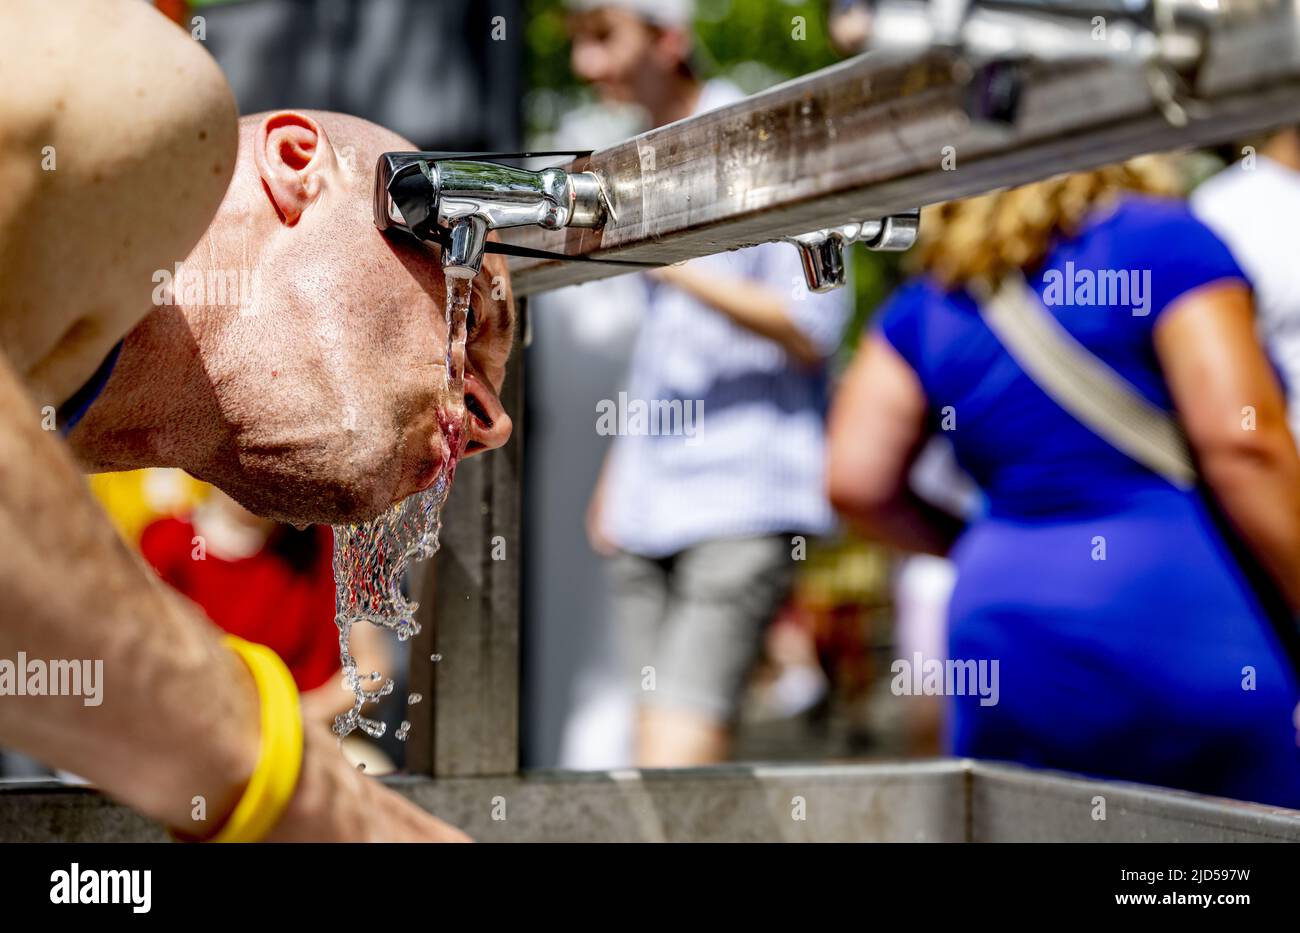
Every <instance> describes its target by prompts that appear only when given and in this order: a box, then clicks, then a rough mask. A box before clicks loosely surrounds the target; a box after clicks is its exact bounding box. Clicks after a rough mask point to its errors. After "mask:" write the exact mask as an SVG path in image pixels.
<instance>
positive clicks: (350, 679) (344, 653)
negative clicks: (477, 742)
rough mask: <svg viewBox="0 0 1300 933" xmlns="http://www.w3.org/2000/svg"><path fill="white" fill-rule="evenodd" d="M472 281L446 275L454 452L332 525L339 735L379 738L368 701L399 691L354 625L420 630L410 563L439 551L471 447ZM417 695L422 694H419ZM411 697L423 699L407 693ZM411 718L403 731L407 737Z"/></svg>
mask: <svg viewBox="0 0 1300 933" xmlns="http://www.w3.org/2000/svg"><path fill="white" fill-rule="evenodd" d="M471 281H472V280H471V279H468V278H456V277H453V276H447V300H446V318H447V321H446V323H447V358H446V369H445V379H446V386H445V389H446V398H447V399H448V401H447V403H446V408H445V411H444V414H443V415H441V416H440V420H441V427H442V431H443V436H444V437H445V438H446V440H447V447H448V451H449V453H448V456H447V459H446V462H444V464H443V466H442V470H441V472H440V473H439V475H438V477H437V479H435V480H434V482H433V483H432V484H431V485H430V486H429V487H428V488H427V489H425V490H423V491H422V492H418V493H416V494H415V495H413V496H410V497H408V498H406V499H404V500H402V501H401V502H399V503H397V504H396V505H393V506H391V507H390V508H389V509H388V510H387V511H385V512H384V513H383V514H381V515H379V516H378V517H377V518H375V519H373V520H371V521H368V522H361V523H358V524H355V525H335V526H334V588H335V610H334V611H335V616H334V622H335V624H336V625H337V626H338V629H339V659H340V662H341V663H342V666H343V682H344V686H345V687H346V688H347V689H349V690H351V691H352V695H353V703H352V708H351V709H350V710H348V711H347V712H345V713H342V714H340V715H339V716H337V717H335V719H334V734H335V735H337V736H338V737H339V738H340V739H341V738H343V737H344V736H346V735H348V734H349V733H351V732H352V731H354V730H356V729H360V730H362V731H363V732H365V733H366V734H367V735H369V736H372V737H374V738H379V737H380V736H382V735H383V734H384V728H385V726H384V723H383V722H381V721H380V720H378V719H373V718H370V717H367V716H365V715H363V712H362V710H363V709H364V707H365V706H366V705H367V704H369V703H377V702H378V701H380V700H382V699H383V698H384V697H386V696H388V695H389V694H391V693H392V692H393V689H394V684H393V680H392V679H391V678H385V677H384V676H383V675H382V674H380V673H379V672H378V671H371V672H368V673H366V672H362V671H360V670H358V669H357V662H356V659H355V658H353V656H352V652H351V650H350V647H349V645H350V641H351V637H352V629H353V626H354V625H356V624H358V623H367V622H368V623H370V624H372V625H377V626H380V627H381V628H385V629H388V630H389V631H391V632H393V633H395V634H396V635H397V638H398V639H399V640H400V641H406V640H407V639H409V638H411V637H412V636H413V635H415V634H417V633H418V632H419V631H420V624H419V623H418V622H416V620H415V610H416V609H417V608H418V606H417V604H416V603H415V602H413V601H411V600H409V599H407V598H406V595H405V594H404V593H403V592H402V581H403V579H404V578H405V576H406V569H407V567H408V566H409V565H410V564H411V562H412V561H422V560H427V559H428V558H429V557H432V556H433V554H434V553H435V552H436V551H437V550H438V532H439V530H440V529H441V527H442V507H443V505H444V504H445V503H446V501H447V494H448V493H449V492H450V491H451V484H452V480H453V478H454V477H455V474H456V463H457V462H458V461H459V460H460V458H461V456H462V454H463V453H464V447H465V424H466V410H465V340H466V323H467V319H468V316H469V305H470V297H471V294H472V291H471ZM414 696H418V694H416V695H413V697H414ZM408 702H418V700H415V699H413V698H408ZM407 729H409V723H406V722H403V723H402V728H400V729H398V730H397V733H396V736H397V737H398V738H399V739H403V740H404V739H405V738H406V731H407Z"/></svg>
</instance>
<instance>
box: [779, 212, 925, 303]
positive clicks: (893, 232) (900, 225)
mask: <svg viewBox="0 0 1300 933" xmlns="http://www.w3.org/2000/svg"><path fill="white" fill-rule="evenodd" d="M920 228H921V211H920V208H915V209H913V210H910V211H903V212H902V213H898V214H890V215H888V216H886V217H881V218H880V219H878V220H861V221H853V222H851V223H847V224H844V225H842V226H839V227H829V228H827V229H825V230H814V231H812V232H811V233H801V234H799V235H798V236H792V237H790V238H789V241H790V242H791V243H793V244H794V245H795V246H796V247H798V248H799V258H800V260H801V261H802V262H803V277H804V282H805V283H806V284H807V285H808V290H809V291H814V292H829V291H831V290H832V289H836V288H840V287H841V286H843V285H844V283H845V281H846V280H847V276H848V266H847V265H846V263H845V261H844V248H845V247H846V246H848V245H849V244H851V243H862V244H863V245H865V246H866V247H867V249H873V250H881V251H887V252H897V251H900V250H905V249H907V248H909V247H910V246H911V245H912V244H913V243H915V242H916V235H917V233H918V232H919V230H920Z"/></svg>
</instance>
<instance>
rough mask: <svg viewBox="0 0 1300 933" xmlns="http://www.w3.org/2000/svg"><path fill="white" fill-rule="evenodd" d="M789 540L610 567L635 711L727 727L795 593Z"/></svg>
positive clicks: (628, 558) (713, 545)
mask: <svg viewBox="0 0 1300 933" xmlns="http://www.w3.org/2000/svg"><path fill="white" fill-rule="evenodd" d="M793 547H794V545H793V544H792V543H791V536H790V535H763V536H760V537H750V538H723V539H720V540H717V541H707V542H705V543H703V544H699V545H696V546H694V547H690V548H687V549H686V550H684V551H680V552H678V553H677V554H674V555H672V556H671V557H666V558H661V559H652V558H647V557H639V556H637V555H635V554H628V553H621V554H618V555H617V556H616V557H614V558H613V559H612V560H611V561H610V575H611V579H612V582H613V591H614V612H615V619H616V622H617V624H618V634H619V637H620V639H621V642H622V649H623V650H622V655H623V659H624V671H625V677H626V678H627V681H628V686H629V687H630V689H631V690H632V692H633V695H634V696H635V697H636V699H637V702H638V703H640V704H645V705H661V706H672V707H676V708H684V709H690V710H695V711H698V712H701V713H704V714H706V715H709V716H713V717H716V718H718V719H720V720H725V721H730V720H731V719H733V718H734V717H735V715H736V712H737V710H738V709H739V706H740V699H741V694H742V691H743V690H744V687H745V682H746V679H747V677H748V676H749V672H750V669H751V668H752V667H753V666H754V662H755V661H756V660H757V658H758V654H759V649H760V647H761V645H762V639H763V630H764V628H765V627H766V626H767V623H768V622H769V621H770V620H771V619H772V616H773V615H774V614H775V613H776V611H777V609H778V608H780V606H781V603H782V601H783V600H784V599H785V597H786V594H787V593H788V592H789V590H790V581H791V579H792V577H793V576H794V568H795V562H794V558H793V556H792V551H793Z"/></svg>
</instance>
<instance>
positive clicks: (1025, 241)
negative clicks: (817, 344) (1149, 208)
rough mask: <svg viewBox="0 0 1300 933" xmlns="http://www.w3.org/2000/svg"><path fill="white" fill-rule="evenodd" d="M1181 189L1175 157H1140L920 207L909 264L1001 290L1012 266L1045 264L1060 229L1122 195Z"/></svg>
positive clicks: (956, 281) (961, 284) (960, 284)
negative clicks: (998, 287) (919, 222)
mask: <svg viewBox="0 0 1300 933" xmlns="http://www.w3.org/2000/svg"><path fill="white" fill-rule="evenodd" d="M1183 191H1184V184H1183V180H1182V178H1181V175H1180V173H1179V171H1178V169H1177V167H1176V165H1175V163H1174V161H1173V160H1172V159H1170V158H1169V157H1166V156H1142V157H1140V158H1137V159H1133V160H1130V161H1128V162H1124V163H1121V164H1118V165H1108V166H1105V167H1104V168H1099V169H1095V170H1093V171H1090V172H1077V173H1075V174H1072V175H1057V176H1055V177H1053V178H1048V179H1046V180H1044V181H1039V182H1034V183H1033V184H1029V185H1023V186H1021V187H1019V188H1004V189H1001V190H998V191H993V192H990V193H989V194H985V195H980V196H979V197H974V198H966V199H964V200H960V201H947V202H945V203H943V204H936V205H933V206H932V207H927V208H926V209H925V210H924V211H923V212H922V214H921V231H920V235H919V236H918V238H917V246H916V249H915V250H914V251H913V252H912V254H911V265H912V267H913V271H916V272H923V273H926V274H929V275H930V276H931V277H933V278H934V279H936V280H938V282H939V283H940V284H941V285H943V286H944V287H945V288H949V289H956V288H969V287H981V286H984V287H991V288H996V287H997V286H998V285H999V284H1000V283H1001V281H1002V279H1003V277H1004V276H1006V274H1007V273H1008V272H1010V271H1011V270H1013V269H1022V270H1024V269H1032V268H1033V267H1034V266H1036V265H1038V264H1039V263H1040V262H1042V261H1043V259H1044V258H1045V257H1046V255H1047V251H1048V250H1049V249H1050V248H1051V244H1052V240H1053V239H1054V238H1055V237H1056V236H1057V235H1058V234H1064V235H1066V236H1069V235H1072V234H1074V233H1077V232H1078V231H1079V229H1080V227H1081V225H1082V224H1083V222H1084V220H1085V219H1086V218H1087V217H1088V216H1089V215H1090V214H1092V213H1093V212H1094V211H1095V210H1097V209H1099V208H1102V207H1104V206H1106V204H1108V203H1110V202H1113V201H1114V200H1115V199H1116V198H1117V197H1118V196H1119V195H1120V194H1122V193H1124V192H1138V193H1144V194H1155V195H1167V196H1178V195H1181V194H1182V193H1183Z"/></svg>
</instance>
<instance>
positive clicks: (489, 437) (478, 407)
mask: <svg viewBox="0 0 1300 933" xmlns="http://www.w3.org/2000/svg"><path fill="white" fill-rule="evenodd" d="M465 408H466V410H467V411H468V413H469V419H468V421H469V426H468V430H467V432H466V444H465V456H466V457H472V456H474V455H475V454H477V453H482V452H483V451H485V450H492V449H494V448H497V447H500V446H501V445H502V444H504V443H505V442H506V441H508V440H510V430H511V427H512V425H511V423H510V416H509V415H507V414H506V410H505V409H504V408H502V407H501V400H500V399H499V398H497V394H496V392H494V391H492V388H491V387H490V386H488V385H486V384H485V383H484V382H483V381H482V380H481V379H480V378H479V377H478V375H477V374H475V373H470V372H467V373H465Z"/></svg>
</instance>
